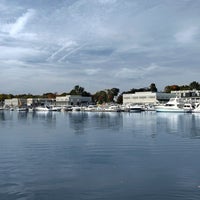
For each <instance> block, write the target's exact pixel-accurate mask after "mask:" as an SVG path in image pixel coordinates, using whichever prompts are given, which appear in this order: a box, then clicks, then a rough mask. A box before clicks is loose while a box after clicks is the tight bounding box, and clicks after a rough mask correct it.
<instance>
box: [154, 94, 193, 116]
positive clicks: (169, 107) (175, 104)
mask: <svg viewBox="0 0 200 200" xmlns="http://www.w3.org/2000/svg"><path fill="white" fill-rule="evenodd" d="M155 110H156V112H178V113H185V112H191V109H188V108H186V107H185V108H184V103H183V101H182V100H181V99H180V98H177V97H176V98H170V100H169V101H168V102H167V103H166V104H165V105H157V106H155Z"/></svg>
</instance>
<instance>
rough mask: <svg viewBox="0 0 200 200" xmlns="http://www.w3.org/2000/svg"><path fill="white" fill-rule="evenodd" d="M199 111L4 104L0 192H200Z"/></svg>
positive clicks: (137, 195)
mask: <svg viewBox="0 0 200 200" xmlns="http://www.w3.org/2000/svg"><path fill="white" fill-rule="evenodd" d="M199 120H200V115H199V114H195V113H194V114H193V113H192V114H188V113H160V112H158V113H157V112H141V113H129V112H15V111H14V112H10V111H8V110H7V111H3V112H0V147H1V151H0V160H1V165H0V172H1V173H0V186H1V187H0V199H2V200H3V199H5V200H16V199H28V200H35V199H40V200H45V199H48V200H54V199H70V200H77V199H102V200H107V199H109V200H121V199H126V200H132V199H136V200H146V199H147V197H148V200H160V199H162V200H165V199H166V200H169V199H170V200H188V199H191V200H196V199H199V198H200V190H199V186H200V167H199V166H200V161H199V159H197V158H198V157H199V151H200V140H199V139H200V125H199Z"/></svg>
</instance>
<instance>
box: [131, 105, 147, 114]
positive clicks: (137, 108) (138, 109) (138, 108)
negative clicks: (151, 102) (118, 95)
mask: <svg viewBox="0 0 200 200" xmlns="http://www.w3.org/2000/svg"><path fill="white" fill-rule="evenodd" d="M142 111H144V108H143V107H142V106H140V105H131V106H129V112H134V113H136V112H137V113H138V112H142Z"/></svg>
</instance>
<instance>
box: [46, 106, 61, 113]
mask: <svg viewBox="0 0 200 200" xmlns="http://www.w3.org/2000/svg"><path fill="white" fill-rule="evenodd" d="M48 108H49V111H56V112H57V111H61V109H62V108H61V107H56V106H48Z"/></svg>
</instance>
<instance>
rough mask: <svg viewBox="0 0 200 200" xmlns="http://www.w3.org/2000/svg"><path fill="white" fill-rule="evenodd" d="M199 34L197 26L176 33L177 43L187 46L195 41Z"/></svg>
mask: <svg viewBox="0 0 200 200" xmlns="http://www.w3.org/2000/svg"><path fill="white" fill-rule="evenodd" d="M198 32H199V28H198V27H197V26H192V27H189V28H187V29H185V30H183V31H180V32H178V33H176V34H175V36H174V37H175V39H176V41H177V42H179V43H182V44H187V43H191V42H193V41H194V40H195V37H196V36H197V34H198Z"/></svg>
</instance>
